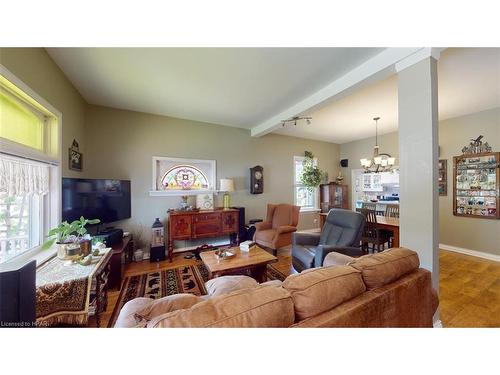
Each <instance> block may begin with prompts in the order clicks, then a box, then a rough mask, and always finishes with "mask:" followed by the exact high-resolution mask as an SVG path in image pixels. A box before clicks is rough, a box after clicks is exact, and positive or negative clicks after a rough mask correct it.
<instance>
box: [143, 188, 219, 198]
mask: <svg viewBox="0 0 500 375" xmlns="http://www.w3.org/2000/svg"><path fill="white" fill-rule="evenodd" d="M219 193H220V191H219V190H210V189H209V190H150V192H149V196H150V197H182V196H184V195H189V196H193V195H198V194H219Z"/></svg>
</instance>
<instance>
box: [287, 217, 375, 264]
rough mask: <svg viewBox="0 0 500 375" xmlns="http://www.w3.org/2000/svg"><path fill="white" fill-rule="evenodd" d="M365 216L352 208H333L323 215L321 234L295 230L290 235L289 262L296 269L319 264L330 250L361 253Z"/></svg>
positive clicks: (350, 253)
mask: <svg viewBox="0 0 500 375" xmlns="http://www.w3.org/2000/svg"><path fill="white" fill-rule="evenodd" d="M364 226H365V217H364V216H363V215H362V214H360V213H358V212H354V211H351V210H344V209H340V208H333V209H331V210H330V212H329V213H328V216H327V217H326V220H325V224H324V226H323V228H322V230H321V233H308V232H296V233H293V235H292V264H293V267H294V268H295V270H296V271H298V272H301V271H303V270H305V269H308V268H313V267H321V266H323V261H324V259H325V257H326V255H327V254H328V253H331V252H333V251H335V252H338V253H341V254H345V255H349V256H360V255H363V254H364V252H363V250H362V249H361V247H360V239H361V234H362V233H363V228H364Z"/></svg>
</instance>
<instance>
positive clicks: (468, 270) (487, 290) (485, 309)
mask: <svg viewBox="0 0 500 375" xmlns="http://www.w3.org/2000/svg"><path fill="white" fill-rule="evenodd" d="M439 262H440V267H439V268H440V277H439V281H440V283H439V289H440V295H439V308H440V312H441V321H442V322H443V326H445V327H500V262H494V261H490V260H486V259H481V258H476V257H472V256H468V255H462V254H457V253H454V252H450V251H444V250H441V252H440V255H439Z"/></svg>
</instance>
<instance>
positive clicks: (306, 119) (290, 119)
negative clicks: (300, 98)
mask: <svg viewBox="0 0 500 375" xmlns="http://www.w3.org/2000/svg"><path fill="white" fill-rule="evenodd" d="M302 120H305V121H306V123H307V125H309V124H310V123H311V120H312V117H299V116H294V117H290V118H289V119H287V120H281V126H282V127H285V125H287V124H292V123H293V125H294V126H297V121H302Z"/></svg>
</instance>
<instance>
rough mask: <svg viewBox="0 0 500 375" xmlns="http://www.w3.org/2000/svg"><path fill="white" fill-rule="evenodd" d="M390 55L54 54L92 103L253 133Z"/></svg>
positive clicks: (276, 51)
mask: <svg viewBox="0 0 500 375" xmlns="http://www.w3.org/2000/svg"><path fill="white" fill-rule="evenodd" d="M382 50H383V48H48V49H47V51H48V53H49V55H50V56H51V57H52V58H53V59H54V61H55V62H56V63H57V64H58V65H59V67H60V68H61V69H62V70H63V72H64V73H65V74H66V76H67V77H68V78H69V80H70V81H71V82H72V83H73V85H74V86H75V87H76V88H77V90H78V91H79V92H80V93H81V94H82V96H83V97H84V98H85V100H86V101H87V102H88V103H90V104H98V105H103V106H108V107H113V108H120V109H128V110H133V111H139V112H148V113H154V114H160V115H166V116H172V117H178V118H184V119H190V120H196V121H202V122H208V123H216V124H221V125H228V126H236V127H242V128H247V129H249V128H251V127H253V126H255V125H257V124H258V123H260V122H262V121H264V120H266V119H268V118H270V117H271V116H272V115H275V114H276V113H279V112H281V111H282V110H284V109H286V108H288V107H290V106H292V105H293V104H295V103H296V102H297V101H299V100H301V99H302V98H304V97H307V96H309V95H311V94H312V93H314V92H316V91H317V90H319V89H320V88H322V87H323V86H325V85H326V84H327V83H329V82H331V81H333V80H335V79H337V78H339V77H341V76H342V75H344V74H345V73H346V72H348V71H350V70H351V69H353V68H355V67H356V66H358V65H359V64H361V63H362V62H364V61H365V60H367V59H369V58H370V57H373V56H374V55H376V54H377V53H379V52H381V51H382Z"/></svg>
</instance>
